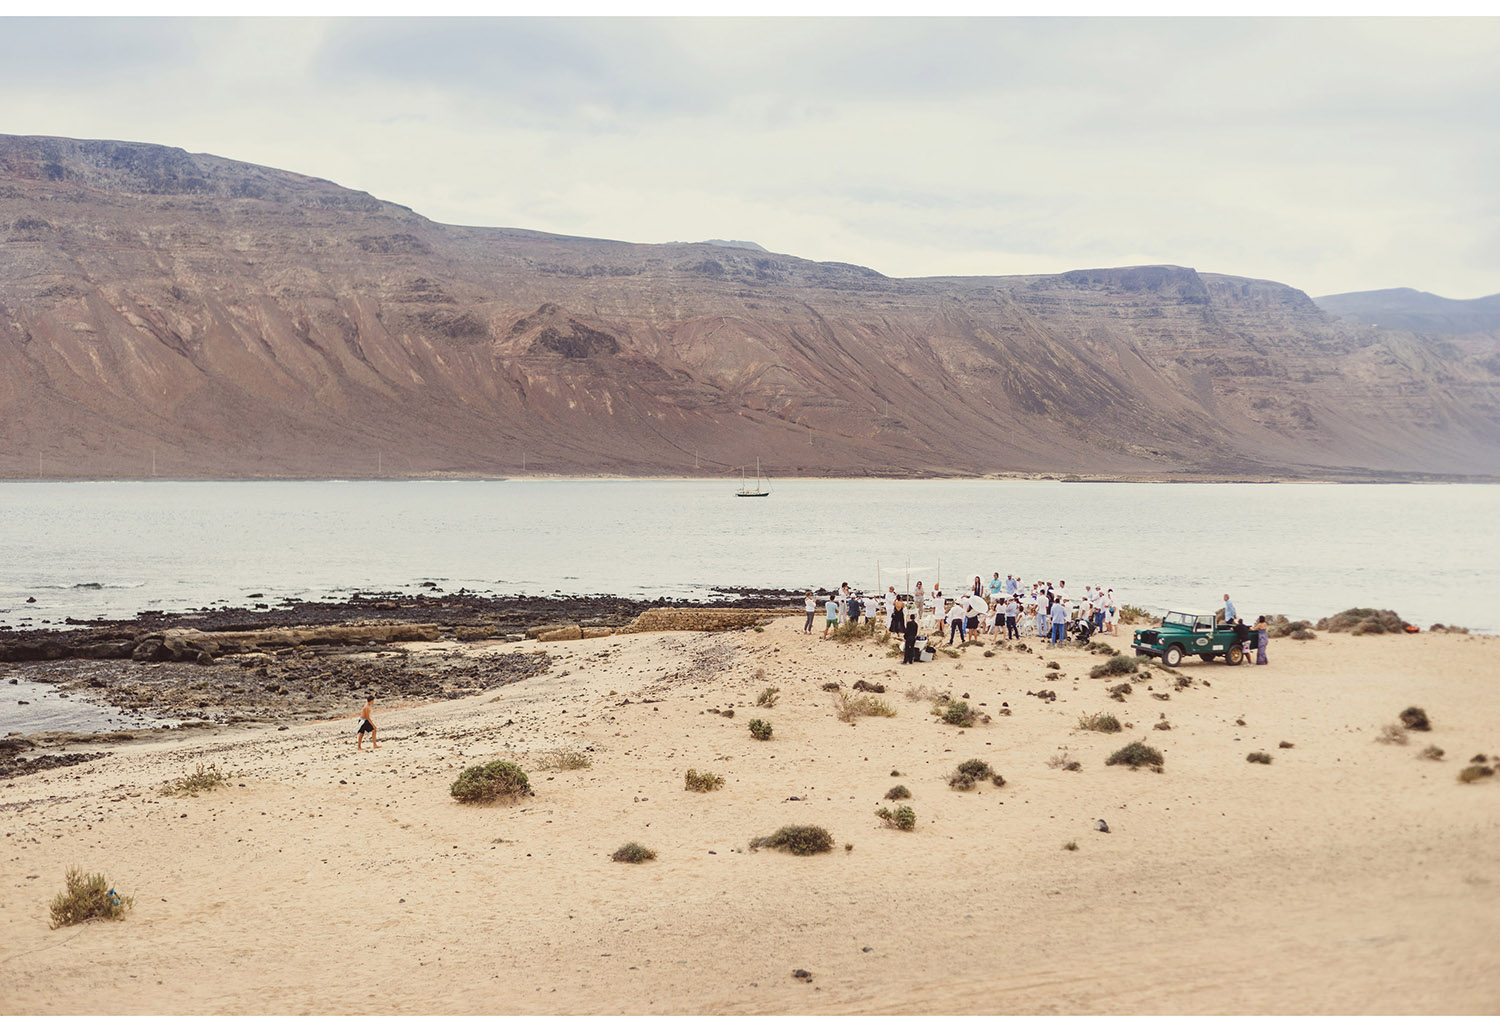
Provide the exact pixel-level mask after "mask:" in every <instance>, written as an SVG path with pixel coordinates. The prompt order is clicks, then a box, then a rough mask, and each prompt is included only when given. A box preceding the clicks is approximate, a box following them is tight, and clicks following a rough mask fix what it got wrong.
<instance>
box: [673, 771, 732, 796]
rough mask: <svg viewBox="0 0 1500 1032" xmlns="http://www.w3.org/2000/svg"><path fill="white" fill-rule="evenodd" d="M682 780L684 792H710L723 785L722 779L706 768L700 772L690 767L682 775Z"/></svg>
mask: <svg viewBox="0 0 1500 1032" xmlns="http://www.w3.org/2000/svg"><path fill="white" fill-rule="evenodd" d="M682 781H683V784H682V788H683V791H685V792H712V791H715V790H716V789H719V788H722V787H724V779H723V778H721V777H719V775H717V774H715V773H713V772H712V771H707V770H705V771H704V772H703V773H701V774H700V773H698V772H697V771H696V770H693V769H692V768H691V767H689V768H688V772H687V773H686V774H684V775H683V776H682Z"/></svg>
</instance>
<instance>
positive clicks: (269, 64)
mask: <svg viewBox="0 0 1500 1032" xmlns="http://www.w3.org/2000/svg"><path fill="white" fill-rule="evenodd" d="M0 33H3V36H4V45H3V50H4V55H5V57H4V60H3V61H0V132H3V133H14V134H21V135H46V136H69V137H77V138H87V139H116V140H132V141H142V142H150V143H159V144H166V145H170V146H176V147H182V148H184V149H186V150H188V151H193V152H208V153H212V154H218V155H222V156H224V157H227V158H234V159H237V160H241V161H248V162H253V163H256V164H261V165H270V166H274V167H277V168H284V169H290V170H293V171H296V172H301V173H306V174H309V175H314V176H320V177H322V178H325V179H330V180H332V181H334V182H336V183H339V184H341V185H343V186H347V187H351V188H354V189H359V190H365V191H368V192H369V193H371V194H374V195H375V196H377V197H380V198H382V199H384V200H388V201H394V202H396V203H398V204H403V205H406V206H407V207H410V208H413V209H414V210H416V211H417V212H419V213H421V214H423V215H425V216H427V217H428V218H431V219H434V220H436V221H439V222H447V223H454V224H461V225H482V226H517V227H524V228H528V229H537V230H544V231H548V232H554V233H564V234H572V235H579V236H591V237H606V238H611V239H619V240H631V241H640V242H662V241H670V240H684V241H686V240H704V239H710V238H720V239H735V240H750V241H755V242H757V243H759V244H761V245H762V246H764V247H766V248H768V249H769V250H772V251H777V252H783V253H787V254H794V255H798V256H801V257H804V258H810V259H814V260H818V261H839V262H848V263H851V264H856V265H864V266H869V267H871V268H874V269H877V270H879V271H880V272H883V273H885V274H886V275H889V276H945V275H1012V274H1025V273H1049V272H1059V271H1063V270H1066V269H1079V268H1096V267H1102V266H1118V265H1136V264H1145V263H1168V264H1174V265H1186V266H1191V267H1193V268H1196V269H1198V270H1200V271H1204V272H1218V273H1228V274H1233V275H1240V276H1251V277H1258V278H1264V279H1271V280H1277V281H1280V282H1284V283H1289V284H1291V285H1292V286H1295V287H1298V288H1300V289H1302V290H1305V291H1307V292H1308V293H1309V294H1312V295H1315V296H1316V295H1321V294H1330V293H1339V292H1343V291H1352V290H1373V289H1380V288H1386V287H1414V288H1417V289H1419V290H1427V291H1431V292H1433V293H1436V294H1441V295H1444V296H1447V297H1457V298H1467V297H1476V296H1481V295H1487V294H1494V293H1497V292H1500V121H1497V118H1500V116H1497V115H1496V112H1500V60H1497V55H1500V19H1495V18H1489V19H1481V18H1430V19H1429V18H1395V19H1393V18H1288V17H1281V18H1262V19H1242V18H1210V19H1188V18H1144V17H1139V18H1121V19H1112V18H1099V17H1085V18H1064V19H1052V18H1020V17H1000V18H790V17H777V18H763V19H756V18H695V19H689V18H656V19H648V18H598V17H582V18H562V19H539V18H516V17H505V18H489V19H470V18H431V19H427V18H420V19H419V18H369V19H361V18H265V19H242V18H224V19H217V18H216V19H183V18H125V19H106V18H71V19H59V18H30V17H28V18H5V19H3V20H0Z"/></svg>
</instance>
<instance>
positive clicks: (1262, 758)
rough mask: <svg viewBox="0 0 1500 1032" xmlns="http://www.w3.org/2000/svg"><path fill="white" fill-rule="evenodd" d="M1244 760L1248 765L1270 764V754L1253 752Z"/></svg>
mask: <svg viewBox="0 0 1500 1032" xmlns="http://www.w3.org/2000/svg"><path fill="white" fill-rule="evenodd" d="M1245 759H1246V761H1248V762H1250V763H1270V762H1271V754H1270V753H1265V752H1253V753H1251V754H1250V755H1249V756H1246V757H1245Z"/></svg>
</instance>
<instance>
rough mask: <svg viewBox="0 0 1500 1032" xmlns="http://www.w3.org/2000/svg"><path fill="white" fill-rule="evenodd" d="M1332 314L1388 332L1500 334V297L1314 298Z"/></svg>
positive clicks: (1396, 293) (1366, 294)
mask: <svg viewBox="0 0 1500 1032" xmlns="http://www.w3.org/2000/svg"><path fill="white" fill-rule="evenodd" d="M1315 300H1316V301H1317V303H1318V307H1319V308H1321V309H1323V311H1325V312H1329V313H1331V314H1333V315H1338V316H1343V317H1345V318H1348V319H1352V320H1354V321H1356V322H1362V323H1367V324H1370V325H1374V326H1379V327H1382V328H1384V329H1388V330H1414V331H1417V332H1419V333H1441V334H1470V333H1485V334H1500V294H1491V295H1489V296H1488V297H1476V298H1471V299H1469V300H1467V301H1455V300H1453V299H1452V298H1446V297H1440V296H1438V295H1437V294H1429V293H1427V292H1426V291H1422V290H1411V289H1409V288H1406V287H1400V288H1397V289H1395V290H1360V291H1356V292H1354V293H1351V294H1328V295H1326V296H1324V297H1320V298H1316V299H1315Z"/></svg>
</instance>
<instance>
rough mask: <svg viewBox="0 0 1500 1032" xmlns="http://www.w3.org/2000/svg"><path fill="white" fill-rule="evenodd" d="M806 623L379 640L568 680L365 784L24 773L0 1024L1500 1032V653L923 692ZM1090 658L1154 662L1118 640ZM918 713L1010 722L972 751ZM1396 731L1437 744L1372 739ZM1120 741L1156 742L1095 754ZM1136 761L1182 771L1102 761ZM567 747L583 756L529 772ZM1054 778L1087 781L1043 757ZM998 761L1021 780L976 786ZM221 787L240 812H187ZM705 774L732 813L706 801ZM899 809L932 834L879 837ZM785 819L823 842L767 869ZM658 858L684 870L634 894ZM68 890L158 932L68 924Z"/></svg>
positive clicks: (962, 671)
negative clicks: (781, 1020)
mask: <svg viewBox="0 0 1500 1032" xmlns="http://www.w3.org/2000/svg"><path fill="white" fill-rule="evenodd" d="M801 623H802V621H801V619H800V618H787V619H782V620H777V621H774V622H772V623H771V624H770V625H769V626H767V627H766V628H765V630H764V632H756V631H752V630H746V631H734V632H722V633H694V632H667V633H646V634H632V635H616V636H609V637H601V638H594V639H588V640H580V641H566V642H547V643H545V644H540V643H538V642H536V641H525V642H510V643H502V642H483V641H481V642H468V643H458V642H451V641H442V642H417V643H408V644H404V645H400V646H391V647H392V648H404V649H409V650H412V651H414V652H424V651H425V652H429V653H430V652H450V653H453V654H455V655H463V656H484V655H499V654H505V653H509V652H521V653H533V652H538V651H545V652H546V653H547V654H548V655H549V656H550V659H551V662H550V665H548V666H547V668H546V672H545V673H543V674H541V675H539V676H536V677H532V678H529V679H527V680H522V681H518V682H516V683H513V684H508V685H505V686H503V687H501V688H499V689H496V690H494V691H489V692H485V693H483V694H480V695H477V696H471V697H467V698H460V699H452V700H443V701H435V702H431V703H428V704H425V705H412V706H407V707H404V708H400V709H395V710H382V708H381V706H380V704H379V702H378V701H377V705H376V720H377V723H378V724H379V727H380V742H381V746H382V748H381V749H379V750H378V751H375V752H370V751H366V752H356V751H355V749H354V744H355V743H354V735H353V731H354V727H355V721H354V719H353V718H352V715H351V717H350V718H349V719H341V720H336V721H320V722H316V723H306V724H293V725H291V726H289V727H288V728H287V730H284V731H281V730H276V729H274V728H270V727H265V726H258V727H250V726H245V725H238V726H228V727H224V728H221V729H218V730H216V731H211V732H210V731H205V732H204V733H202V734H201V735H198V736H195V737H186V738H183V737H177V738H172V739H163V740H159V741H143V742H130V743H123V744H120V745H118V746H116V745H111V746H108V747H106V748H107V749H108V751H109V753H110V755H109V756H107V757H106V758H104V759H101V760H98V761H95V762H92V763H87V764H80V765H78V766H73V767H68V768H63V769H58V770H51V771H45V772H41V773H36V774H29V775H26V776H23V777H17V778H14V779H11V780H8V781H0V832H3V839H0V925H3V927H4V928H5V929H6V931H7V934H6V939H5V943H4V945H3V946H0V1013H5V1014H11V1015H15V1014H110V1013H120V1014H149V1013H167V1014H182V1013H209V1014H283V1013H286V1014H367V1013H394V1014H422V1013H432V1014H616V1013H625V1014H637V1013H652V1014H656V1013H684V1014H813V1013H829V1014H927V1013H935V1014H985V1013H1018V1014H1157V1013H1162V1014H1262V1013H1265V1014H1301V1013H1313V1014H1345V1013H1348V1014H1495V1013H1497V1012H1500V980H1497V979H1496V977H1495V972H1496V971H1497V970H1500V866H1497V864H1496V859H1495V857H1496V844H1497V842H1500V783H1497V782H1500V777H1496V778H1487V779H1484V780H1482V781H1480V782H1477V783H1475V784H1460V783H1459V782H1458V780H1457V777H1456V775H1457V774H1458V772H1459V770H1460V769H1462V768H1463V767H1464V766H1466V765H1467V764H1468V762H1469V758H1470V757H1471V756H1474V755H1476V754H1479V753H1483V754H1486V755H1487V756H1489V757H1491V758H1493V757H1495V755H1496V754H1497V753H1500V693H1497V692H1496V690H1495V684H1496V680H1495V670H1496V668H1497V664H1500V639H1496V638H1490V637H1482V636H1461V635H1441V634H1426V633H1424V634H1420V635H1412V636H1389V635H1387V636H1379V637H1375V636H1365V637H1350V636H1349V635H1345V634H1319V635H1318V637H1317V638H1316V639H1315V640H1312V641H1305V642H1304V641H1291V640H1285V639H1278V640H1275V641H1273V642H1272V645H1271V652H1270V658H1271V663H1270V665H1268V666H1265V667H1260V668H1257V667H1254V666H1241V667H1238V668H1226V667H1225V666H1224V665H1223V664H1202V663H1199V662H1197V661H1189V662H1187V663H1184V664H1183V665H1182V666H1181V667H1180V668H1178V670H1177V671H1175V672H1171V671H1167V670H1165V669H1163V668H1161V667H1160V666H1153V667H1151V668H1150V669H1151V670H1152V676H1151V678H1150V679H1149V680H1140V681H1130V682H1129V683H1130V684H1131V687H1132V692H1131V693H1130V694H1129V695H1126V696H1125V698H1124V701H1123V702H1120V701H1116V700H1114V699H1112V698H1110V696H1109V695H1108V689H1109V688H1110V687H1113V686H1116V685H1119V684H1121V683H1125V682H1126V681H1127V678H1124V677H1112V678H1105V679H1091V678H1090V677H1089V670H1090V668H1091V667H1093V666H1094V665H1096V664H1097V663H1099V662H1101V661H1102V660H1101V657H1099V656H1097V655H1091V654H1089V653H1088V652H1085V651H1083V650H1081V649H1077V648H1059V649H1052V650H1049V649H1046V648H1044V647H1039V643H1038V642H1037V641H1036V640H1035V639H1030V640H1028V641H1027V645H1028V649H1029V651H1026V652H1021V651H1014V650H1011V649H1008V648H1000V649H997V650H994V652H993V655H991V656H989V657H988V658H986V657H985V655H984V649H983V648H978V647H975V648H970V649H967V650H964V651H963V652H962V654H961V657H960V658H959V659H953V658H950V657H948V656H945V655H940V656H939V657H938V659H937V661H936V662H933V663H928V664H920V665H916V666H908V667H903V666H901V665H900V663H899V660H894V659H891V658H889V657H888V656H887V654H886V649H885V648H884V647H883V646H880V645H877V644H874V643H858V644H850V645H840V644H835V643H832V642H822V641H819V640H818V639H817V637H816V635H814V636H812V637H805V636H803V635H802V634H800V633H798V631H799V630H800V626H801ZM1102 640H1104V641H1106V642H1109V643H1111V644H1114V645H1116V646H1117V647H1124V648H1126V649H1127V650H1128V643H1129V628H1122V629H1121V635H1120V637H1119V638H1118V639H1110V638H1108V637H1106V638H1104V639H1102ZM1052 661H1055V662H1056V663H1057V664H1058V669H1057V670H1055V671H1054V670H1049V669H1048V667H1047V666H1046V664H1047V663H1048V662H1052ZM1049 674H1057V675H1058V676H1057V677H1056V678H1055V679H1053V680H1048V679H1047V677H1048V675H1049ZM1184 676H1185V677H1186V678H1188V679H1189V680H1188V681H1187V683H1179V679H1180V677H1184ZM861 678H863V679H866V680H868V681H871V682H878V683H881V684H883V685H884V686H885V688H886V692H885V694H884V695H883V696H881V697H882V698H883V699H884V700H886V701H888V702H889V703H890V704H891V705H892V706H893V707H894V708H895V710H896V715H895V716H894V717H890V718H882V717H864V718H861V719H859V720H858V721H857V722H855V723H852V724H851V723H844V722H841V721H840V720H838V719H837V718H836V716H835V714H834V703H835V700H836V694H835V693H833V692H828V691H824V690H823V688H822V685H823V684H824V683H825V682H838V683H840V684H841V685H842V686H843V687H844V688H846V689H847V688H849V687H850V686H852V685H853V683H854V682H855V681H856V680H857V679H861ZM772 686H774V687H777V688H779V689H780V695H779V699H778V701H777V703H776V705H775V706H774V707H773V708H770V709H765V708H757V707H756V706H755V705H754V703H755V700H756V698H757V696H758V695H759V694H760V693H761V692H762V691H763V690H764V689H765V688H767V687H772ZM1044 690H1050V691H1055V692H1056V695H1057V698H1056V701H1050V700H1046V699H1043V698H1039V697H1038V696H1037V695H1036V694H1035V693H1038V692H1042V691H1044ZM908 691H919V692H925V693H927V694H933V693H937V692H941V691H947V692H949V693H951V694H952V695H953V696H954V697H955V698H962V697H967V699H968V701H969V702H970V703H971V704H972V705H974V706H975V707H976V708H978V709H979V710H980V711H981V712H983V713H985V714H988V715H989V716H990V717H991V718H992V719H991V720H990V721H989V722H988V723H980V724H978V725H976V726H974V727H972V728H968V729H962V728H958V727H954V726H950V725H947V724H944V723H942V722H940V721H939V720H938V719H937V718H936V717H935V716H934V715H933V714H932V713H931V703H930V702H929V701H926V700H923V699H912V698H909V697H908V694H907V693H908ZM1002 703H1005V704H1006V705H1005V706H1004V707H1002ZM1408 706H1420V707H1423V708H1424V709H1425V710H1426V712H1427V713H1428V714H1429V716H1430V717H1431V720H1432V725H1433V729H1432V731H1431V732H1428V733H1419V732H1413V733H1411V735H1410V738H1409V741H1408V742H1407V744H1405V745H1394V744H1383V743H1381V742H1379V741H1377V737H1378V735H1379V734H1380V731H1381V728H1382V727H1383V726H1384V725H1386V724H1390V723H1394V722H1396V720H1397V714H1398V713H1399V712H1400V711H1401V710H1403V709H1404V708H1406V707H1408ZM729 708H732V709H733V710H734V715H733V716H732V717H728V716H724V715H721V714H720V713H715V712H711V710H720V711H722V710H725V709H729ZM1002 709H1007V710H1008V711H1009V713H1010V715H1008V716H1007V715H1003V714H1002ZM1098 712H1108V713H1112V714H1114V715H1115V716H1117V717H1118V718H1119V720H1120V721H1122V722H1125V723H1126V724H1127V725H1132V726H1128V727H1126V728H1125V729H1124V730H1123V731H1122V732H1120V733H1116V734H1105V733H1100V732H1092V731H1086V730H1081V729H1080V728H1079V726H1078V724H1079V717H1080V715H1082V714H1085V713H1098ZM754 718H761V719H764V720H767V721H769V722H770V723H771V724H772V725H773V727H774V734H773V736H772V737H771V739H770V740H768V741H755V740H753V739H752V738H751V737H750V735H749V733H748V731H747V724H748V722H749V721H750V720H751V719H754ZM1162 722H1165V723H1167V724H1169V725H1170V730H1157V729H1155V728H1156V725H1158V724H1160V723H1162ZM1137 739H1144V740H1145V741H1146V742H1147V743H1148V744H1150V745H1152V746H1154V747H1156V748H1158V749H1159V750H1161V751H1162V753H1163V755H1164V757H1165V763H1164V767H1163V770H1162V771H1161V772H1160V773H1155V772H1152V771H1150V770H1145V769H1141V770H1131V769H1127V768H1123V767H1118V766H1106V765H1105V763H1104V761H1105V758H1106V757H1107V756H1108V755H1109V754H1110V753H1112V752H1113V751H1114V750H1116V749H1118V748H1120V747H1121V746H1123V745H1125V744H1127V743H1128V742H1131V741H1134V740H1137ZM1282 742H1289V743H1291V747H1290V748H1281V747H1280V743H1282ZM1428 745H1437V746H1439V747H1441V748H1442V749H1443V750H1445V758H1444V759H1443V760H1442V761H1431V760H1424V759H1421V758H1419V756H1418V754H1419V753H1420V752H1421V750H1422V749H1423V748H1424V747H1425V746H1428ZM556 749H572V750H578V751H582V752H585V753H586V754H587V755H588V756H589V757H590V758H591V759H592V765H591V766H590V767H588V768H587V769H578V770H558V771H545V770H539V769H538V766H539V761H540V760H541V759H542V757H543V756H544V754H546V753H547V752H548V751H550V750H556ZM1064 751H1065V752H1066V753H1067V754H1069V756H1070V757H1072V758H1073V759H1075V760H1077V761H1078V762H1079V763H1080V764H1081V769H1079V770H1076V771H1069V770H1066V769H1063V768H1062V767H1056V766H1049V763H1048V761H1049V760H1050V759H1052V758H1054V757H1056V756H1058V755H1059V754H1060V753H1062V752H1064ZM1252 751H1264V752H1267V753H1269V754H1270V755H1271V757H1272V760H1273V762H1272V763H1271V764H1270V765H1263V764H1258V763H1248V762H1246V755H1247V754H1248V753H1250V752H1252ZM495 758H508V759H514V760H516V761H518V762H519V763H521V765H522V766H523V767H525V769H526V770H528V771H529V772H531V781H532V785H533V787H534V789H535V795H534V796H531V797H528V798H525V799H523V800H521V801H519V802H517V803H515V804H512V805H493V806H481V807H474V806H466V805H461V804H459V803H456V802H455V801H454V800H453V799H452V798H451V797H450V795H449V791H448V789H449V785H450V784H451V782H452V781H453V779H454V778H455V777H456V776H457V774H458V773H459V772H460V771H461V770H462V769H463V768H464V767H466V766H468V765H470V764H473V763H478V762H483V761H488V760H491V759H495ZM971 758H978V759H982V760H985V761H987V762H988V763H989V764H991V765H992V766H993V767H994V769H995V770H996V771H998V772H999V773H1000V774H1002V775H1003V776H1004V778H1005V781H1006V784H1005V785H1004V786H1003V787H998V788H997V787H994V786H993V785H991V784H989V783H988V782H986V783H984V784H983V785H982V786H981V787H979V788H977V789H975V790H972V791H967V792H964V791H955V790H953V789H951V788H950V787H949V785H948V776H949V775H950V774H951V773H952V771H953V769H954V767H955V766H956V765H957V764H958V763H959V762H960V761H963V760H968V759H971ZM200 763H212V764H216V765H217V766H218V768H219V769H221V770H224V771H228V772H231V778H230V784H229V785H228V786H227V787H225V788H223V789H220V790H218V791H214V792H205V793H202V794H200V795H199V796H197V797H181V796H172V797H164V796H162V795H161V794H160V789H161V787H162V786H163V784H165V783H166V782H168V781H169V780H171V779H173V778H177V777H180V776H182V775H184V774H186V773H189V772H191V771H192V770H194V769H195V768H196V766H197V765H198V764H200ZM688 768H696V769H698V770H700V771H702V770H711V771H713V772H714V773H717V774H719V775H722V776H723V777H724V779H725V784H724V787H723V788H722V789H720V790H719V791H716V792H711V793H706V794H700V793H694V792H687V791H684V788H683V775H684V773H685V771H686V770H687V769H688ZM893 771H899V772H900V774H899V776H893V774H892V772H893ZM898 783H899V784H903V785H905V786H907V787H908V788H909V789H910V790H911V793H912V797H911V799H909V800H906V801H905V802H907V803H908V804H909V805H910V806H911V807H912V808H913V809H914V810H915V812H916V815H917V825H916V828H915V830H914V831H912V832H910V833H904V832H900V831H896V830H893V829H890V828H887V827H885V826H884V825H883V824H882V822H881V821H880V820H879V819H877V818H876V817H875V813H874V812H875V810H876V809H877V808H878V807H880V806H894V805H896V804H893V803H887V802H885V800H884V796H885V793H886V792H887V790H889V789H890V788H891V787H892V786H893V785H896V784H898ZM1100 818H1102V819H1104V820H1106V821H1107V822H1108V825H1109V828H1110V831H1109V833H1108V834H1104V833H1100V832H1098V831H1096V830H1095V829H1094V822H1095V821H1096V819H1100ZM792 823H796V824H818V825H822V826H824V827H826V828H827V829H828V830H829V831H830V832H831V833H832V834H833V837H834V839H835V843H836V844H835V846H834V849H833V851H832V852H830V853H826V854H822V855H817V856H811V857H799V856H791V855H786V854H783V853H779V852H775V851H769V850H760V851H758V852H752V851H750V850H749V849H748V843H749V841H750V839H751V838H752V837H754V836H760V835H768V834H770V833H771V832H772V831H774V830H775V829H776V828H778V827H779V826H781V825H784V824H792ZM628 841H638V842H640V843H642V844H643V845H646V846H648V847H650V848H652V849H654V850H655V851H656V852H657V854H658V857H657V859H656V860H654V861H650V862H647V863H644V864H640V865H630V864H623V863H612V862H611V861H610V854H611V853H612V852H613V851H614V850H615V849H616V848H617V847H619V846H620V845H622V844H624V843H626V842H628ZM1069 842H1073V843H1076V845H1077V849H1076V850H1068V849H1065V848H1064V847H1065V845H1066V844H1067V843H1069ZM847 846H852V847H853V848H852V849H847V848H846V847H847ZM70 865H79V866H82V867H84V868H86V869H88V870H90V871H102V872H105V873H107V874H108V876H109V877H110V879H112V883H113V884H114V886H115V887H116V888H117V889H118V890H119V891H120V892H122V893H124V894H127V895H132V896H134V897H135V906H134V909H133V910H132V911H131V912H130V913H129V914H128V916H127V917H126V918H125V919H124V920H122V921H116V922H105V923H93V924H87V925H83V926H78V927H67V928H62V929H59V930H56V931H52V930H49V929H48V909H47V907H48V902H49V901H50V899H51V898H52V896H53V895H54V894H55V893H57V891H58V890H59V889H60V888H61V887H62V881H63V872H64V869H65V868H67V867H68V866H70ZM794 969H805V970H806V971H807V972H810V974H811V976H812V977H811V980H810V981H807V980H803V979H797V978H794V977H793V976H792V972H793V970H794Z"/></svg>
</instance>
